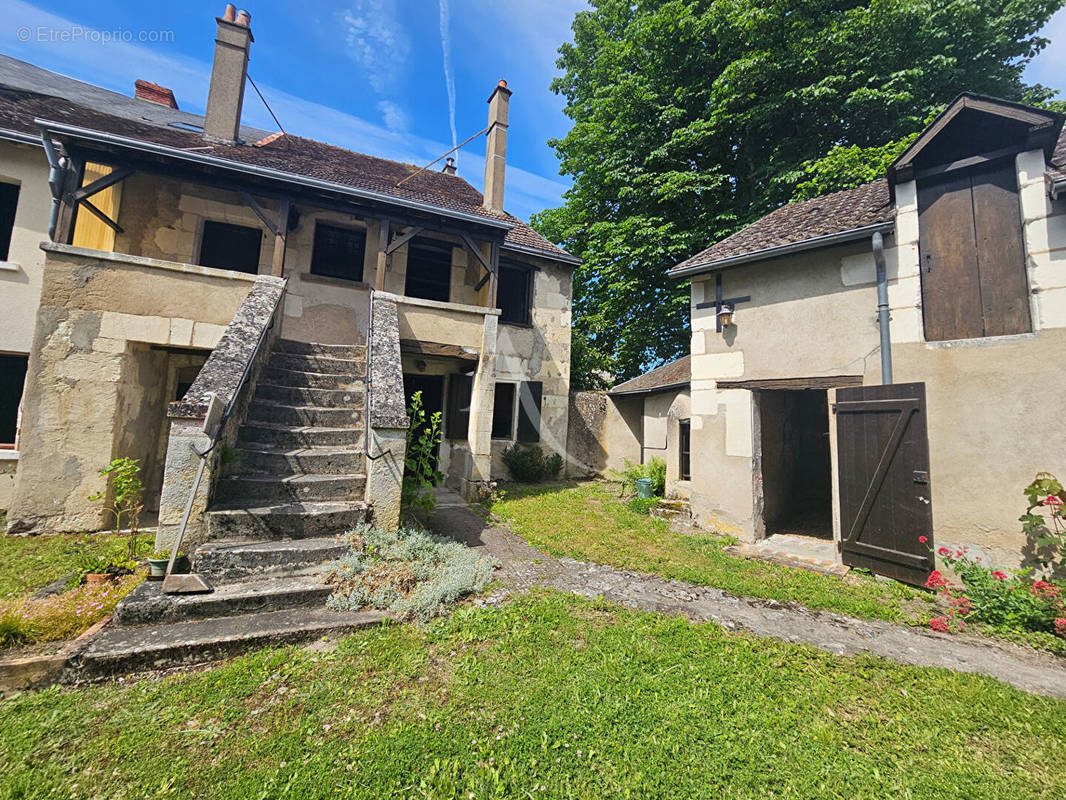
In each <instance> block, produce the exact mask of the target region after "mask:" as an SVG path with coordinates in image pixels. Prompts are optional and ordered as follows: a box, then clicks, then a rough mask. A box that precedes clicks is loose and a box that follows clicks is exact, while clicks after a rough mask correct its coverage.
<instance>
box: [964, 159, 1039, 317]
mask: <svg viewBox="0 0 1066 800" xmlns="http://www.w3.org/2000/svg"><path fill="white" fill-rule="evenodd" d="M973 216H974V228H975V229H976V231H977V263H978V266H979V269H980V273H981V307H982V313H983V316H984V322H985V333H984V335H985V336H1005V335H1008V334H1012V333H1026V332H1028V331H1030V330H1032V326H1031V324H1030V321H1029V281H1028V280H1027V279H1026V275H1025V250H1024V248H1023V247H1022V222H1021V212H1020V209H1019V207H1018V174H1017V172H1015V170H1014V162H1013V161H1007V162H1006V163H1004V164H1003V165H1002V166H1000V167H999V168H998V169H994V170H989V171H987V172H983V173H981V174H979V175H974V176H973Z"/></svg>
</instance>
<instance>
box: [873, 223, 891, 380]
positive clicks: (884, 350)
mask: <svg viewBox="0 0 1066 800" xmlns="http://www.w3.org/2000/svg"><path fill="white" fill-rule="evenodd" d="M873 249H874V263H875V264H876V265H877V324H878V327H879V328H880V329H881V383H882V384H884V385H885V386H887V385H889V384H890V383H892V339H891V337H890V336H889V330H888V273H887V270H886V269H885V240H884V237H882V236H881V232H880V231H877V232H876V233H874V235H873Z"/></svg>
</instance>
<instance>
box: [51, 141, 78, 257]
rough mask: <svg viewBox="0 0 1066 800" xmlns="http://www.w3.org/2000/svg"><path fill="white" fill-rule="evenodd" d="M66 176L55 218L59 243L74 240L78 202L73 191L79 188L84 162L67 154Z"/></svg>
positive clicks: (56, 235) (56, 237)
mask: <svg viewBox="0 0 1066 800" xmlns="http://www.w3.org/2000/svg"><path fill="white" fill-rule="evenodd" d="M66 158H67V162H68V163H67V170H66V177H65V179H64V181H63V199H62V201H61V203H60V205H59V219H58V220H56V233H55V241H56V242H58V243H59V244H70V243H71V242H73V241H74V225H75V223H76V222H77V217H78V203H77V201H76V200H75V199H74V193H75V192H76V191H78V189H80V188H81V181H82V175H83V174H84V172H83V171H84V169H85V162H84V161H82V160H81V159H75V158H74V157H73V156H67V157H66Z"/></svg>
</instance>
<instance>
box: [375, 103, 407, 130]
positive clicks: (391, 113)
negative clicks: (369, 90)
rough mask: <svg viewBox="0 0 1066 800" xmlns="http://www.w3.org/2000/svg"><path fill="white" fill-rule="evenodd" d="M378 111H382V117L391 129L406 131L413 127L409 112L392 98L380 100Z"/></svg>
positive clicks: (386, 125)
mask: <svg viewBox="0 0 1066 800" xmlns="http://www.w3.org/2000/svg"><path fill="white" fill-rule="evenodd" d="M378 111H380V112H381V118H382V119H384V120H385V127H386V128H388V129H389V130H390V131H406V130H407V129H408V128H410V127H411V120H410V117H408V115H407V112H406V111H405V110H404V109H403V108H401V107H400V105H399V104H397V103H394V102H392V101H391V100H380V101H378Z"/></svg>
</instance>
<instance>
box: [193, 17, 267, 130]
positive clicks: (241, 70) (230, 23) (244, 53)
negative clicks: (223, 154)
mask: <svg viewBox="0 0 1066 800" xmlns="http://www.w3.org/2000/svg"><path fill="white" fill-rule="evenodd" d="M215 21H216V22H217V23H218V33H217V35H216V36H215V62H214V65H213V66H212V67H211V88H210V89H209V90H208V93H207V113H206V114H205V115H204V138H205V139H207V140H209V141H214V142H225V143H228V144H233V143H234V142H235V141H237V135H238V133H239V131H240V128H241V106H243V105H244V83H245V78H246V77H247V75H248V49H249V47H250V46H251V43H252V42H253V41H255V40H254V39H253V38H252V30H251V28H249V27H248V23H249V22H251V15H250V14H249V13H248V12H247V11H245V10H244V9H241V10H240V11H239V12H238V11H237V10H236V9H235V8H234V6H233V4H232V3H229V4H228V5H227V6H226V12H225V14H223V15H222V16H221V17H216V19H215Z"/></svg>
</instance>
